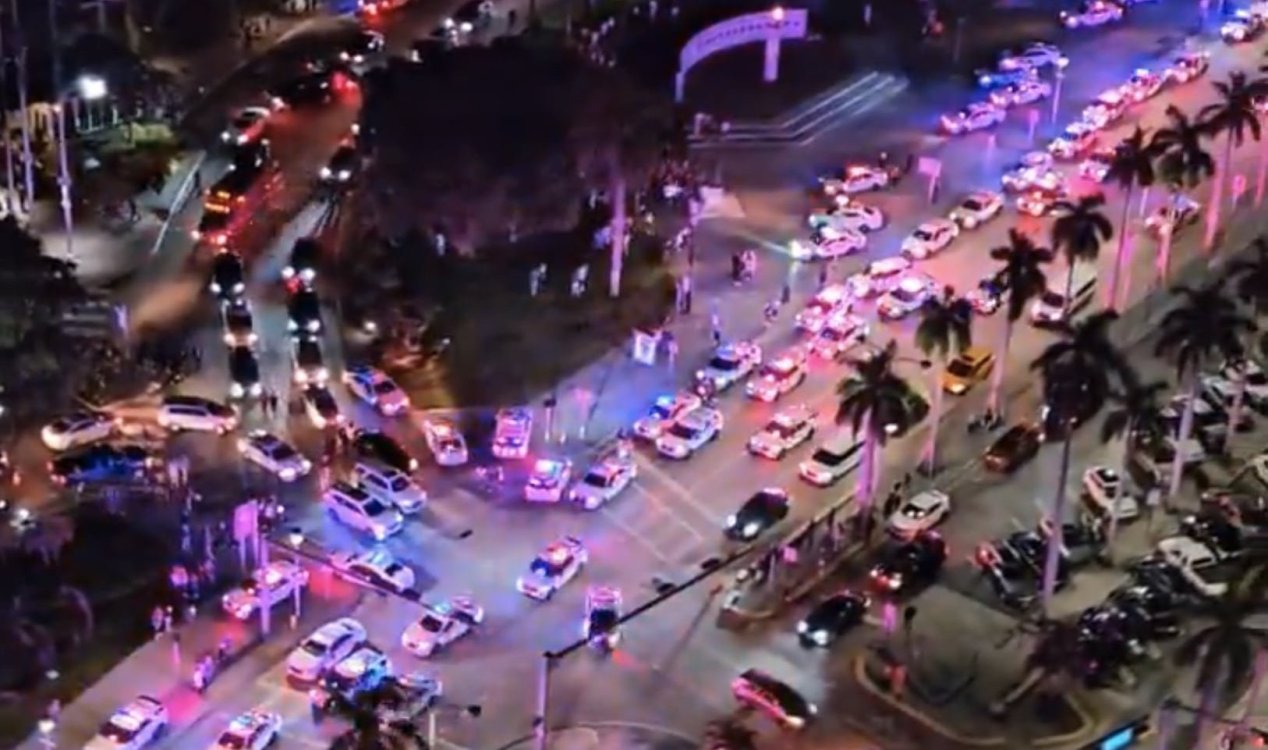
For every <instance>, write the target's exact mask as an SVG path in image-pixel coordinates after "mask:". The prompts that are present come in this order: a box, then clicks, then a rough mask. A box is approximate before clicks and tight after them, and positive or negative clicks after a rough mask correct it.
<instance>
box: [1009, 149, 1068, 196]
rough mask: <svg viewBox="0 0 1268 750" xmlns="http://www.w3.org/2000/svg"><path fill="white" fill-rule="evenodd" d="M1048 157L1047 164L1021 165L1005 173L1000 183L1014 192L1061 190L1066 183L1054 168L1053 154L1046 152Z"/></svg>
mask: <svg viewBox="0 0 1268 750" xmlns="http://www.w3.org/2000/svg"><path fill="white" fill-rule="evenodd" d="M1044 156H1046V157H1047V159H1048V164H1047V165H1046V166H1040V165H1024V164H1023V165H1020V166H1018V167H1015V168H1014V169H1011V170H1009V171H1007V172H1005V173H1004V175H1003V176H1002V177H1000V184H1001V185H1002V186H1003V187H1004V189H1005V190H1007V191H1009V192H1013V193H1019V192H1024V191H1026V190H1059V189H1060V188H1061V186H1062V185H1063V184H1064V183H1065V178H1064V177H1062V176H1061V173H1060V172H1058V171H1056V170H1055V169H1052V167H1051V163H1052V156H1051V155H1050V154H1047V153H1045V154H1044Z"/></svg>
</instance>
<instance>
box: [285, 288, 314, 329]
mask: <svg viewBox="0 0 1268 750" xmlns="http://www.w3.org/2000/svg"><path fill="white" fill-rule="evenodd" d="M286 311H287V313H288V314H289V315H290V320H289V321H287V324H286V327H287V328H288V329H289V330H290V332H291V334H292V335H295V334H315V333H321V327H322V326H321V300H319V299H318V298H317V293H316V292H314V291H313V290H311V289H300V290H299V291H297V292H295V293H294V294H292V295H291V298H290V300H289V301H288V302H287V303H286Z"/></svg>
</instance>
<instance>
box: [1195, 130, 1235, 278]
mask: <svg viewBox="0 0 1268 750" xmlns="http://www.w3.org/2000/svg"><path fill="white" fill-rule="evenodd" d="M1232 159H1233V134H1232V133H1231V132H1229V133H1227V134H1226V135H1225V136H1224V156H1223V157H1222V158H1221V163H1220V164H1219V165H1217V166H1216V169H1215V184H1214V185H1213V186H1211V204H1210V205H1209V206H1207V208H1206V238H1205V239H1204V240H1203V241H1202V247H1203V248H1205V249H1206V251H1207V252H1208V253H1209V252H1211V251H1213V250H1214V249H1215V235H1216V233H1217V232H1218V230H1219V227H1220V209H1221V208H1222V206H1220V204H1221V203H1223V202H1224V181H1225V180H1227V179H1228V165H1229V164H1231V163H1232Z"/></svg>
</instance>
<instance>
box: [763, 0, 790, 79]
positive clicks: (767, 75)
mask: <svg viewBox="0 0 1268 750" xmlns="http://www.w3.org/2000/svg"><path fill="white" fill-rule="evenodd" d="M786 16H787V12H786V11H785V10H784V8H783V6H782V5H776V6H775V7H774V8H771V10H770V20H771V22H770V24H769V25H768V26H767V28H766V63H765V65H764V67H763V69H762V80H764V81H766V82H767V83H774V82H775V81H777V80H779V46H780V45H779V42H780V40H781V39H782V38H783V36H784V18H785V17H786Z"/></svg>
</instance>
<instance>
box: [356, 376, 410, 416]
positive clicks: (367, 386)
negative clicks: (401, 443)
mask: <svg viewBox="0 0 1268 750" xmlns="http://www.w3.org/2000/svg"><path fill="white" fill-rule="evenodd" d="M343 383H344V385H345V386H347V388H348V391H349V392H351V393H352V395H354V396H356V397H357V398H359V399H361V400H362V401H363V402H365V403H366V404H369V405H370V406H372V407H374V408H375V409H376V410H377V411H378V412H379V413H380V414H383V415H384V416H388V417H393V416H396V415H397V414H400V413H401V412H403V411H405V410H406V409H408V408H409V396H407V395H405V391H403V390H401V387H400V386H398V385H397V384H396V382H395V381H393V380H392V379H391V378H389V377H388V376H387V375H386V374H385V373H383V372H381V371H379V370H377V369H375V368H373V367H366V366H355V367H349V368H348V369H347V370H345V371H344V373H343Z"/></svg>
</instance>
